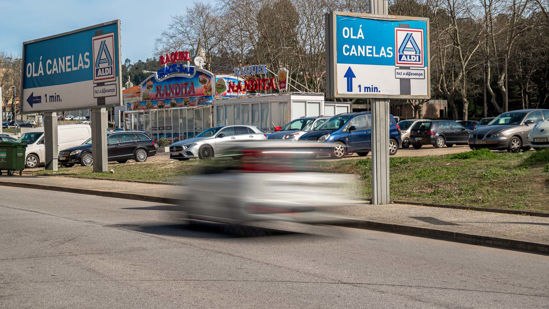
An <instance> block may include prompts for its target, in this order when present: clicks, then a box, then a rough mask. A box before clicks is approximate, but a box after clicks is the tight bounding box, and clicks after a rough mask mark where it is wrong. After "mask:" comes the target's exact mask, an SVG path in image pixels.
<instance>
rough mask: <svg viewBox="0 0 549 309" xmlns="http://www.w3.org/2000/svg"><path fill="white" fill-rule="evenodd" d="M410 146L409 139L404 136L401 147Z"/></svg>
mask: <svg viewBox="0 0 549 309" xmlns="http://www.w3.org/2000/svg"><path fill="white" fill-rule="evenodd" d="M409 147H410V140H409V139H408V138H405V139H404V140H403V141H402V148H409Z"/></svg>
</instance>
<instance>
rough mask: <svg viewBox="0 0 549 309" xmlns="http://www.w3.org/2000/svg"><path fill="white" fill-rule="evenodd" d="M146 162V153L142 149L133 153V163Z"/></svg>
mask: <svg viewBox="0 0 549 309" xmlns="http://www.w3.org/2000/svg"><path fill="white" fill-rule="evenodd" d="M145 161H147V151H145V149H143V148H139V149H137V150H136V151H135V162H145Z"/></svg>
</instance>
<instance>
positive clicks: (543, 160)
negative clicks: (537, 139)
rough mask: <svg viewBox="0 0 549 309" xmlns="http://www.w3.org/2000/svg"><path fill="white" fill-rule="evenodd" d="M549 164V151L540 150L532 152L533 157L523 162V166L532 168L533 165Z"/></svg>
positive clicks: (530, 156)
mask: <svg viewBox="0 0 549 309" xmlns="http://www.w3.org/2000/svg"><path fill="white" fill-rule="evenodd" d="M548 163H549V149H544V150H538V151H536V152H532V154H531V155H529V156H528V157H526V158H525V159H524V160H522V162H521V165H523V166H531V165H543V164H548Z"/></svg>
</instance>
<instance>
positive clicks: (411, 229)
mask: <svg viewBox="0 0 549 309" xmlns="http://www.w3.org/2000/svg"><path fill="white" fill-rule="evenodd" d="M332 225H336V226H342V227H349V228H357V229H366V230H375V231H381V232H389V233H396V234H403V235H409V236H416V237H425V238H433V239H439V240H447V241H453V242H459V243H466V244H471V245H477V246H485V247H494V248H499V249H507V250H515V251H523V252H527V253H535V254H542V255H549V245H545V244H538V243H534V242H527V241H520V240H513V239H506V238H499V237H490V236H480V235H473V234H466V233H458V232H450V231H441V230H435V229H429V228H423V227H415V226H407V225H398V224H391V223H382V222H375V221H367V220H352V219H351V220H348V221H344V222H336V223H333V224H332Z"/></svg>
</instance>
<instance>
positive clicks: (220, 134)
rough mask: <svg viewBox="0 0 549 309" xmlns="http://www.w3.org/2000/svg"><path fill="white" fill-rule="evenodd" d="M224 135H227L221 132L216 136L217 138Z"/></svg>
mask: <svg viewBox="0 0 549 309" xmlns="http://www.w3.org/2000/svg"><path fill="white" fill-rule="evenodd" d="M222 137H225V134H223V133H219V134H218V135H217V136H216V138H222Z"/></svg>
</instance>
